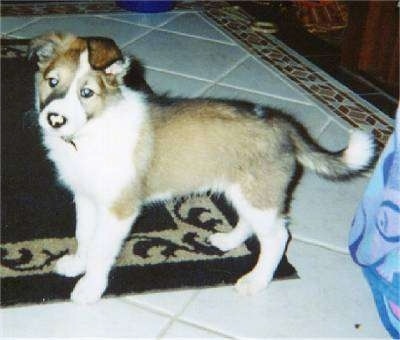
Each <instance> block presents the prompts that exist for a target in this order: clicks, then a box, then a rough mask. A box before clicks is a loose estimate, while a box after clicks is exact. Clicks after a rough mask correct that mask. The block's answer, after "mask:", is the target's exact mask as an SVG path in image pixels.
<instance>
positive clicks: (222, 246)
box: [208, 233, 237, 251]
mask: <svg viewBox="0 0 400 340" xmlns="http://www.w3.org/2000/svg"><path fill="white" fill-rule="evenodd" d="M208 241H209V242H210V243H211V244H212V245H213V246H214V247H216V248H218V249H219V250H221V251H229V250H232V249H233V248H236V246H237V245H236V244H233V242H232V240H231V239H230V237H229V234H228V233H216V234H212V235H211V236H210V237H209V238H208Z"/></svg>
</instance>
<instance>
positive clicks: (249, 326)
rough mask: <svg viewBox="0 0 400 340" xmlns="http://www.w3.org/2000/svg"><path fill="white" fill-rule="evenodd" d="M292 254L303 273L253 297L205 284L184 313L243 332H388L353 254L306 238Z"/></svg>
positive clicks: (203, 323)
mask: <svg viewBox="0 0 400 340" xmlns="http://www.w3.org/2000/svg"><path fill="white" fill-rule="evenodd" d="M288 256H289V260H290V261H291V262H292V263H293V264H294V265H295V266H296V268H297V270H298V272H299V275H300V279H298V280H287V281H274V282H272V283H271V284H270V286H269V287H268V288H267V290H266V291H264V292H262V293H260V294H258V295H256V296H253V297H242V296H239V295H238V294H237V293H236V292H235V291H234V289H233V288H231V287H224V288H213V289H205V290H204V291H202V292H201V293H200V294H199V295H198V296H197V298H196V299H195V300H194V301H193V302H192V303H191V304H190V305H189V307H188V308H187V309H186V311H185V313H184V314H183V316H182V317H181V319H183V320H187V321H188V322H192V323H195V324H197V325H200V326H204V327H207V328H208V329H212V330H215V331H219V332H221V333H223V334H228V335H230V336H234V337H240V338H246V337H252V338H267V337H297V338H310V337H385V336H387V334H386V333H385V330H384V328H383V326H382V325H381V324H380V321H379V317H378V315H377V312H376V309H375V306H374V302H373V298H372V296H371V293H370V291H369V288H368V286H367V283H366V281H365V280H364V278H363V276H362V274H361V272H360V270H359V268H358V267H357V266H356V265H355V264H354V263H353V262H352V261H351V259H350V256H348V255H342V254H338V253H335V252H330V251H327V250H323V249H321V248H318V247H314V246H309V245H304V244H302V243H300V242H292V243H291V245H290V246H289V253H288ZM357 325H359V327H357Z"/></svg>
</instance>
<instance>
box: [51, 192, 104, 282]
mask: <svg viewBox="0 0 400 340" xmlns="http://www.w3.org/2000/svg"><path fill="white" fill-rule="evenodd" d="M75 210H76V232H75V234H76V235H75V236H76V240H77V242H78V248H77V251H76V253H75V254H74V255H65V256H63V257H62V258H61V259H59V260H58V261H57V264H56V267H55V272H56V273H58V274H60V275H63V276H68V277H75V276H78V275H80V274H82V273H84V272H85V270H86V262H87V255H88V250H89V245H90V242H91V240H92V238H93V235H94V231H95V228H96V223H97V221H96V218H97V214H96V206H95V205H94V203H93V202H92V201H91V200H90V199H89V198H87V197H86V196H83V195H79V194H76V195H75Z"/></svg>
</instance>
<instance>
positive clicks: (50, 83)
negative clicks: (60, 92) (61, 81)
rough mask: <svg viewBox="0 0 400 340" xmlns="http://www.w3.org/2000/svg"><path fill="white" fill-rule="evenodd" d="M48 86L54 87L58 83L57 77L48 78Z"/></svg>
mask: <svg viewBox="0 0 400 340" xmlns="http://www.w3.org/2000/svg"><path fill="white" fill-rule="evenodd" d="M48 81H49V86H50V87H56V86H57V85H58V79H57V78H49V79H48Z"/></svg>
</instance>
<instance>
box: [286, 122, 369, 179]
mask: <svg viewBox="0 0 400 340" xmlns="http://www.w3.org/2000/svg"><path fill="white" fill-rule="evenodd" d="M290 137H291V139H292V141H293V144H294V147H295V149H296V156H297V160H298V161H299V162H300V163H301V164H302V165H304V166H305V167H307V168H309V169H311V170H314V171H315V172H316V173H317V174H319V175H321V176H323V177H326V178H329V179H332V180H341V179H346V178H349V177H351V176H353V175H356V174H358V173H359V172H361V171H363V170H366V169H368V167H369V166H370V165H371V163H372V161H373V159H374V156H375V143H374V140H373V137H372V136H371V135H370V134H367V133H365V132H362V131H360V130H354V131H352V132H351V134H350V140H349V144H348V146H347V148H346V149H344V150H342V151H339V152H330V151H327V150H325V149H323V148H322V147H321V146H319V145H318V144H316V143H315V142H313V141H312V140H311V139H310V138H309V137H308V136H304V135H303V134H302V133H301V131H299V130H298V129H296V128H293V129H291V133H290Z"/></svg>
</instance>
